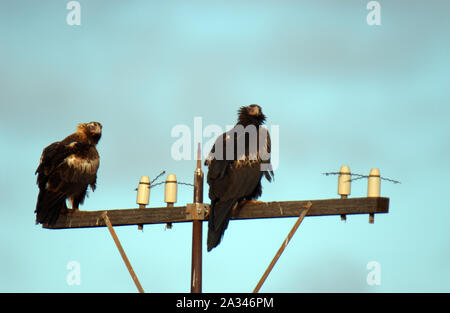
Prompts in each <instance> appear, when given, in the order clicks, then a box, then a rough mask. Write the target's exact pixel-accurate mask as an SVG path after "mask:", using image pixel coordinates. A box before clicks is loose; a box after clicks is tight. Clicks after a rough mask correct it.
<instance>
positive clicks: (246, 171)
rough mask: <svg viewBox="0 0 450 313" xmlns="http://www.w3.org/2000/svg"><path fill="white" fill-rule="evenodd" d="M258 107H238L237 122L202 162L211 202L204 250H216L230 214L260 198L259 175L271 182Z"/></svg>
mask: <svg viewBox="0 0 450 313" xmlns="http://www.w3.org/2000/svg"><path fill="white" fill-rule="evenodd" d="M265 120H266V117H265V115H264V114H263V112H262V109H261V107H260V106H259V105H256V104H252V105H249V106H244V107H241V108H240V109H239V111H238V122H237V124H236V125H235V126H234V127H233V128H232V129H231V130H230V131H228V132H226V133H224V134H222V135H220V136H219V137H218V138H217V139H216V141H215V143H214V146H213V147H212V149H211V152H210V153H209V155H208V157H207V158H206V161H205V165H208V175H207V182H208V184H209V198H210V199H211V206H210V213H209V220H208V238H207V249H208V251H211V250H212V249H213V248H214V247H216V246H217V245H218V244H219V243H220V240H221V238H222V236H223V234H224V232H225V229H226V228H227V226H228V222H229V220H230V217H231V214H232V212H233V211H234V210H236V209H237V208H240V207H242V206H243V205H244V204H245V203H246V202H247V201H252V200H255V199H257V198H259V197H260V196H261V194H262V187H261V179H262V177H263V175H264V176H265V177H266V178H267V180H268V181H271V180H272V178H273V177H274V176H273V171H272V168H271V165H270V148H271V147H270V146H271V145H270V136H269V132H268V131H267V129H266V128H265V127H261V125H262V124H264V121H265Z"/></svg>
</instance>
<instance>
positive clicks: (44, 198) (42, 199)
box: [35, 189, 67, 226]
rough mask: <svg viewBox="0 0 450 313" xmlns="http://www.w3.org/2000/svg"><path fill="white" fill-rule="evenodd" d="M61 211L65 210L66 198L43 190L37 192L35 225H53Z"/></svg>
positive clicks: (57, 193) (60, 194)
mask: <svg viewBox="0 0 450 313" xmlns="http://www.w3.org/2000/svg"><path fill="white" fill-rule="evenodd" d="M62 210H67V205H66V197H65V196H64V195H63V194H62V193H59V192H51V191H48V190H45V189H41V190H40V191H39V195H38V200H37V203H36V211H35V213H36V224H39V223H41V224H47V225H49V226H52V225H54V224H55V223H56V221H57V220H58V217H59V214H60V213H61V211H62Z"/></svg>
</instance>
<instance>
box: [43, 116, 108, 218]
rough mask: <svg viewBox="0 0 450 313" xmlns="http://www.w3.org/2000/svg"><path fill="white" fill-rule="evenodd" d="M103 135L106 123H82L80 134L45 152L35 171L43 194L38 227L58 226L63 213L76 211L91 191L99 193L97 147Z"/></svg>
mask: <svg viewBox="0 0 450 313" xmlns="http://www.w3.org/2000/svg"><path fill="white" fill-rule="evenodd" d="M101 135H102V124H100V123H99V122H90V123H83V124H79V125H78V127H77V131H76V132H75V133H73V134H71V135H70V136H67V137H66V138H65V139H64V140H62V141H58V142H54V143H52V144H51V145H49V146H48V147H46V148H45V149H44V151H43V152H42V156H41V160H40V163H39V166H38V168H37V170H36V172H35V174H38V176H37V185H38V186H39V195H38V199H37V203H36V211H35V213H36V224H38V223H41V224H48V225H54V224H55V223H56V220H57V219H58V217H59V215H60V213H66V212H69V210H68V209H67V205H66V199H69V200H70V201H71V202H72V209H73V211H76V210H78V206H79V205H80V204H82V203H83V201H84V198H85V197H86V193H87V188H88V186H91V189H92V191H94V190H95V184H96V180H97V170H98V167H99V165H100V157H99V155H98V152H97V149H96V147H95V146H96V145H97V143H98V141H99V140H100V137H101Z"/></svg>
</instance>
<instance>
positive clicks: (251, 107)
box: [248, 104, 261, 116]
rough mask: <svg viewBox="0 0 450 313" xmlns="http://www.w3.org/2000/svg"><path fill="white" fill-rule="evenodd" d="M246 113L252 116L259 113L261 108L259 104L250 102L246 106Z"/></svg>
mask: <svg viewBox="0 0 450 313" xmlns="http://www.w3.org/2000/svg"><path fill="white" fill-rule="evenodd" d="M248 114H249V115H253V116H258V115H261V108H260V107H259V105H256V104H252V105H249V106H248Z"/></svg>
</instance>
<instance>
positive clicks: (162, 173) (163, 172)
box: [150, 171, 166, 186]
mask: <svg viewBox="0 0 450 313" xmlns="http://www.w3.org/2000/svg"><path fill="white" fill-rule="evenodd" d="M165 173H166V171H162V172H161V173H159V175H158V176H156V177H155V179H153V180H152V181H151V182H150V186H151V184H153V183H154V182H155V180H157V179H158V178H160V177H161V176H162V175H164V174H165Z"/></svg>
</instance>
